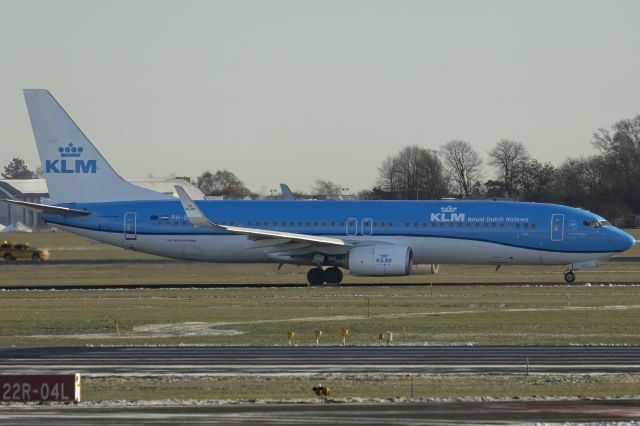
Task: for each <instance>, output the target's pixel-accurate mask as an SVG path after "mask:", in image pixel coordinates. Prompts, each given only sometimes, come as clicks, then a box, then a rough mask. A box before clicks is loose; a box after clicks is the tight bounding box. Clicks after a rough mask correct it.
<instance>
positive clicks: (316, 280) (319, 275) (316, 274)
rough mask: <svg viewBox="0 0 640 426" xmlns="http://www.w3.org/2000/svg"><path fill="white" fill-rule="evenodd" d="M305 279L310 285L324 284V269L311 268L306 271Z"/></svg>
mask: <svg viewBox="0 0 640 426" xmlns="http://www.w3.org/2000/svg"><path fill="white" fill-rule="evenodd" d="M307 281H309V284H310V285H322V284H324V271H323V270H322V268H311V269H309V272H307Z"/></svg>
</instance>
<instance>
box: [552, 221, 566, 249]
mask: <svg viewBox="0 0 640 426" xmlns="http://www.w3.org/2000/svg"><path fill="white" fill-rule="evenodd" d="M562 240H564V215H563V214H552V215H551V241H558V242H559V241H562Z"/></svg>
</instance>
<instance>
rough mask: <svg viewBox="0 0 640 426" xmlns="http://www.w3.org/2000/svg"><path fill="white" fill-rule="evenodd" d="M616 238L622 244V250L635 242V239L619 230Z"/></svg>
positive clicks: (627, 248)
mask: <svg viewBox="0 0 640 426" xmlns="http://www.w3.org/2000/svg"><path fill="white" fill-rule="evenodd" d="M618 240H619V241H620V243H619V244H620V245H621V246H622V251H625V250H629V249H630V248H631V247H633V246H634V245H635V244H636V239H635V238H634V237H633V236H631V235H629V234H627V233H626V232H624V231H620V236H619V237H618Z"/></svg>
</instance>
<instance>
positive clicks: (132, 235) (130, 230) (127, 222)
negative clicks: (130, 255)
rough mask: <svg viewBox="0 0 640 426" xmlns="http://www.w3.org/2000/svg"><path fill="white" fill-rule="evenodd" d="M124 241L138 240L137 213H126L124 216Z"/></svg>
mask: <svg viewBox="0 0 640 426" xmlns="http://www.w3.org/2000/svg"><path fill="white" fill-rule="evenodd" d="M124 239H125V240H135V239H136V212H126V213H125V214H124Z"/></svg>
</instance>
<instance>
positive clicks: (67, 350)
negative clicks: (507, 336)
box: [0, 346, 640, 376]
mask: <svg viewBox="0 0 640 426" xmlns="http://www.w3.org/2000/svg"><path fill="white" fill-rule="evenodd" d="M527 360H528V363H529V368H530V371H531V372H537V373H552V372H555V373H557V372H564V373H637V372H640V346H345V347H341V346H319V347H314V346H304V347H286V346H283V347H274V346H187V347H48V348H0V368H1V371H2V374H39V373H43V374H44V373H54V372H55V373H65V372H69V373H81V374H83V375H89V376H97V375H156V376H157V375H174V374H177V375H225V374H234V375H237V374H251V375H259V374H263V375H273V374H287V375H303V374H323V373H350V374H365V373H366V374H375V373H380V374H383V373H384V374H428V373H512V372H524V371H526V368H527V367H526V363H527Z"/></svg>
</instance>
